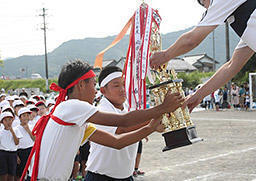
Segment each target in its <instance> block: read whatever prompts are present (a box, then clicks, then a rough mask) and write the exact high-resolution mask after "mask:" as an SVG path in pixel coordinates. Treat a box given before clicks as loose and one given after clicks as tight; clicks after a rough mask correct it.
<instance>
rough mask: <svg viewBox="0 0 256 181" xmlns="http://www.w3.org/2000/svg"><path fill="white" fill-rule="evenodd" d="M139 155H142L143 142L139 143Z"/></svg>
mask: <svg viewBox="0 0 256 181" xmlns="http://www.w3.org/2000/svg"><path fill="white" fill-rule="evenodd" d="M137 153H142V141H140V142H139V146H138V151H137Z"/></svg>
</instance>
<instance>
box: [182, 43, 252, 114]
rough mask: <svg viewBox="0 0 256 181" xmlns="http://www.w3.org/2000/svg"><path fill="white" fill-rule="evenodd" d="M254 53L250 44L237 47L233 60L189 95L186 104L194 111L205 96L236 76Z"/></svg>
mask: <svg viewBox="0 0 256 181" xmlns="http://www.w3.org/2000/svg"><path fill="white" fill-rule="evenodd" d="M253 54H254V51H253V50H252V49H250V48H249V47H248V46H247V47H243V48H239V49H236V50H235V51H234V53H233V56H232V58H231V60H230V61H229V62H227V63H225V64H224V65H222V66H221V68H219V70H218V71H217V72H216V73H215V74H214V75H213V76H212V77H211V78H210V79H209V80H208V81H207V82H206V83H205V84H204V85H203V86H202V87H201V88H200V89H198V90H197V91H196V92H195V93H194V94H193V95H192V96H191V97H188V99H187V100H186V102H185V104H184V105H188V107H189V110H190V111H192V110H193V109H194V107H195V106H197V105H198V104H199V103H200V102H201V100H203V98H204V97H205V96H207V95H209V94H210V93H212V92H213V91H215V90H217V89H218V88H220V87H221V86H223V85H224V84H226V83H227V82H228V81H229V80H230V79H231V78H232V77H234V76H235V75H236V74H237V73H238V72H239V71H240V70H241V69H242V67H243V66H244V65H245V64H246V62H247V61H248V60H249V59H250V57H251V56H252V55H253Z"/></svg>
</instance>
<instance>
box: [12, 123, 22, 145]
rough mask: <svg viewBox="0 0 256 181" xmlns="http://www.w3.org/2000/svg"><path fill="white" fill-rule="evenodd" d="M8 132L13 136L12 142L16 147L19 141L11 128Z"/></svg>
mask: <svg viewBox="0 0 256 181" xmlns="http://www.w3.org/2000/svg"><path fill="white" fill-rule="evenodd" d="M10 131H11V133H12V136H13V140H14V143H15V145H18V144H19V142H20V141H19V138H17V136H16V134H15V133H14V131H13V129H12V127H10Z"/></svg>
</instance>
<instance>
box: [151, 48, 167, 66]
mask: <svg viewBox="0 0 256 181" xmlns="http://www.w3.org/2000/svg"><path fill="white" fill-rule="evenodd" d="M149 61H150V67H151V68H152V69H154V70H156V69H158V67H159V66H161V65H162V64H164V63H166V62H168V57H167V54H166V51H160V52H155V53H154V54H153V55H152V56H151V57H150V59H149Z"/></svg>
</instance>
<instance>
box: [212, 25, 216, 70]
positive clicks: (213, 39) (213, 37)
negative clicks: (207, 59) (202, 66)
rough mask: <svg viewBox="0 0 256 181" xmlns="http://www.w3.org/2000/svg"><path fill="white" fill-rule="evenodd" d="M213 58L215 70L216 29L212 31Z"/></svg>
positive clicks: (214, 68)
mask: <svg viewBox="0 0 256 181" xmlns="http://www.w3.org/2000/svg"><path fill="white" fill-rule="evenodd" d="M212 58H213V60H214V63H213V70H214V71H215V70H216V63H215V30H213V31H212Z"/></svg>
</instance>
